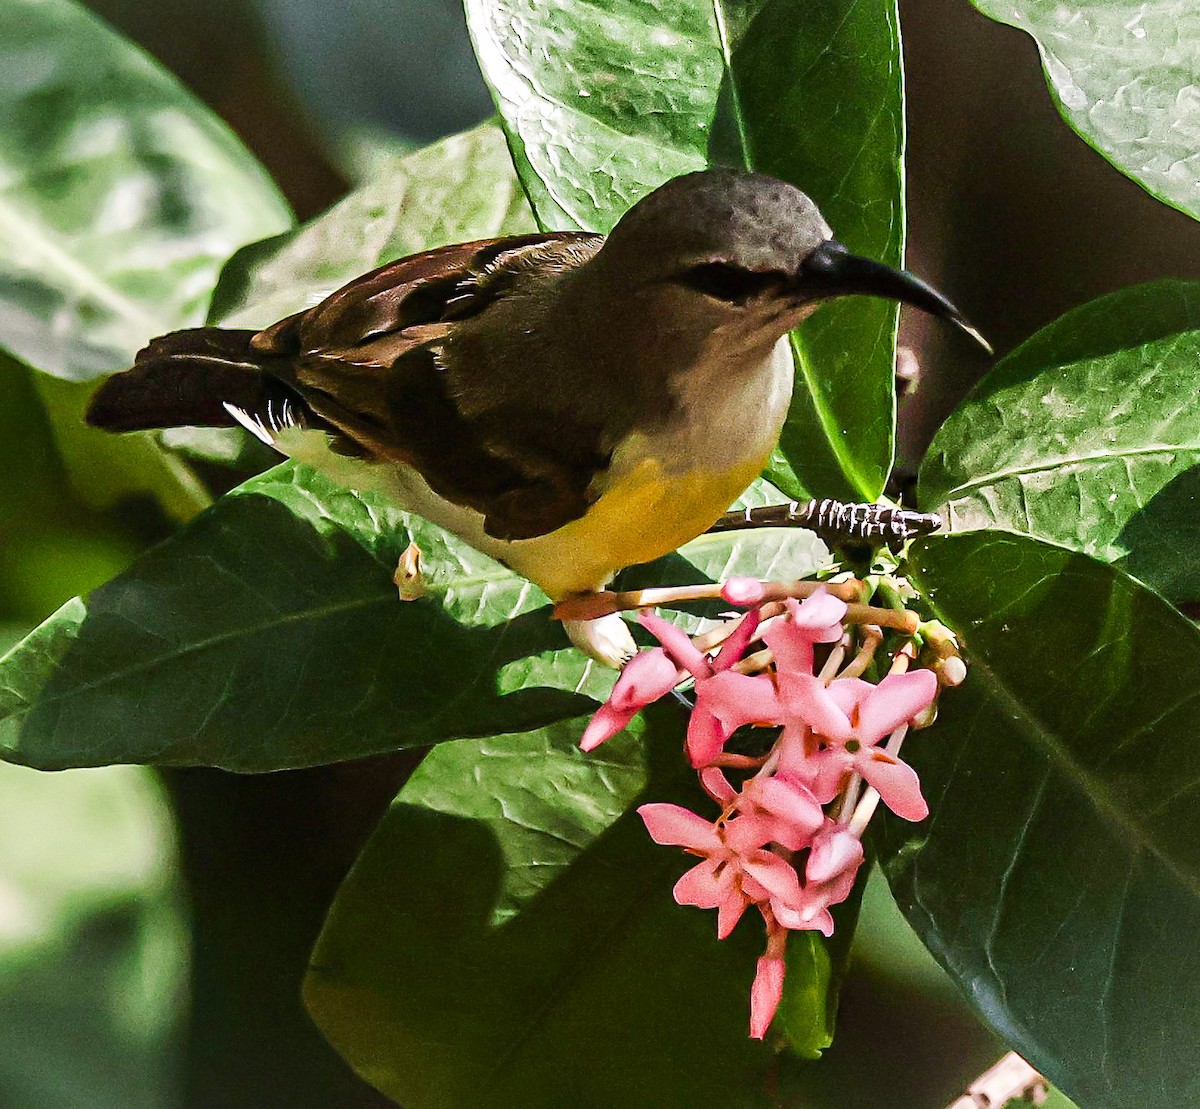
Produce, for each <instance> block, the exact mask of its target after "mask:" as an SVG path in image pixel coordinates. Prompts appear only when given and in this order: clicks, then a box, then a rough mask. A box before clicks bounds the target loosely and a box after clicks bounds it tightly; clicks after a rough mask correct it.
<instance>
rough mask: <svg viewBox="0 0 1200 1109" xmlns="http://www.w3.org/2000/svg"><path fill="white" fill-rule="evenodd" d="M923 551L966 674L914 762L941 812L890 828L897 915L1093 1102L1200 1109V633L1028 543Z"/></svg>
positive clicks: (1013, 1033) (968, 537) (1139, 593)
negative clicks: (1199, 1017)
mask: <svg viewBox="0 0 1200 1109" xmlns="http://www.w3.org/2000/svg"><path fill="white" fill-rule="evenodd" d="M910 557H911V569H912V575H913V580H914V581H915V583H916V584H917V586H918V587H919V588H920V589H921V591H922V592H923V593H924V594H925V596H926V597H927V598H928V600H929V602H930V604H931V605H932V608H933V610H934V612H935V614H936V615H937V616H938V618H939V619H941V620H943V621H944V622H945V623H946V624H948V625H949V626H950V627H952V628H954V629H955V630H956V631H957V632H958V634H959V635H960V636H961V637H962V640H963V644H964V646H965V648H966V650H967V652H968V656H969V671H968V675H967V680H966V682H965V683H964V684H963V685H962V686H961V687H959V688H957V689H953V690H946V691H945V692H944V694H943V696H942V698H941V706H940V715H939V719H938V722H937V724H936V725H935V726H934V727H933V728H932V729H930V730H929V731H928V732H923V733H920V734H919V735H918V736H916V737H915V741H914V742H913V744H912V748H911V750H908V752H907V754H906V756H905V757H906V758H909V759H911V761H912V763H913V765H914V766H915V767H916V768H917V770H918V772H919V773H920V775H921V780H922V783H923V785H924V789H925V794H926V796H927V797H928V798H929V801H930V806H931V810H932V812H931V816H930V818H929V820H928V821H926V822H924V823H923V824H920V825H917V826H915V827H914V826H911V825H904V826H901V822H900V821H897V820H893V819H888V820H886V821H885V822H884V823H883V825H882V829H881V833H880V835H879V837H878V839H879V846H880V848H881V856H882V858H883V861H884V867H885V870H886V873H887V876H888V880H889V881H890V883H891V885H892V889H893V891H894V892H895V894H896V897H897V900H898V902H899V903H900V906H901V908H902V909H903V910H904V912H905V915H906V916H907V917H908V919H909V921H910V922H911V923H912V925H913V927H914V928H915V929H916V930H917V932H918V933H919V934H920V936H921V938H922V939H923V940H924V942H925V944H926V945H927V946H928V947H929V949H930V950H931V951H932V952H933V954H934V955H935V956H936V957H937V959H938V961H939V962H940V963H942V965H943V966H945V967H946V969H947V970H948V971H949V972H950V973H951V975H953V977H954V978H955V979H956V980H957V981H958V984H959V986H960V987H961V989H962V990H963V991H964V993H966V994H967V995H968V997H969V998H970V999H971V1000H972V1001H973V1003H974V1004H975V1005H976V1006H977V1007H978V1009H979V1011H980V1013H981V1015H982V1016H983V1017H984V1019H985V1020H987V1021H988V1023H989V1024H991V1025H992V1027H993V1028H995V1029H996V1030H997V1032H999V1033H1000V1035H1001V1036H1003V1037H1004V1039H1005V1040H1006V1041H1007V1042H1008V1043H1009V1044H1010V1046H1012V1047H1013V1048H1014V1049H1015V1050H1017V1051H1019V1052H1020V1053H1021V1054H1022V1055H1024V1056H1025V1057H1026V1058H1027V1059H1029V1061H1030V1062H1031V1063H1032V1064H1033V1065H1034V1066H1036V1067H1037V1068H1038V1069H1039V1070H1041V1071H1042V1072H1043V1073H1044V1074H1046V1075H1047V1077H1048V1078H1050V1079H1051V1080H1052V1081H1053V1082H1054V1083H1055V1084H1056V1085H1058V1086H1061V1087H1062V1089H1063V1090H1065V1091H1066V1092H1067V1093H1068V1094H1069V1095H1070V1096H1071V1097H1073V1098H1075V1100H1077V1101H1078V1102H1079V1103H1080V1104H1081V1105H1086V1106H1088V1109H1134V1107H1136V1109H1178V1107H1179V1106H1182V1105H1192V1104H1196V1103H1198V1102H1200V1074H1198V1073H1197V1070H1196V1066H1195V1060H1196V1056H1197V1052H1200V1030H1198V1026H1197V1024H1196V1022H1195V1020H1193V1019H1192V1017H1193V1015H1194V1014H1195V1012H1196V1011H1197V1008H1198V1007H1200V953H1198V952H1197V948H1196V945H1195V944H1194V943H1192V942H1190V939H1189V937H1192V936H1195V935H1196V934H1197V933H1198V931H1200V839H1197V837H1196V835H1195V829H1196V827H1197V826H1198V823H1200V794H1198V793H1197V791H1196V789H1195V785H1196V782H1197V780H1198V779H1200V747H1198V745H1197V743H1196V736H1197V726H1196V711H1195V705H1196V700H1197V689H1200V632H1198V631H1197V630H1196V629H1195V628H1194V627H1193V626H1192V625H1191V624H1190V623H1189V622H1188V621H1187V620H1185V619H1184V618H1183V617H1182V616H1180V615H1179V613H1178V612H1176V611H1175V610H1174V609H1172V608H1171V607H1170V606H1169V605H1168V604H1166V603H1165V602H1164V601H1162V600H1161V599H1160V598H1158V597H1157V596H1156V595H1155V594H1153V593H1151V592H1150V591H1149V590H1148V589H1146V588H1145V587H1143V586H1142V585H1140V584H1138V583H1137V582H1136V581H1134V580H1133V579H1132V578H1129V577H1127V576H1126V575H1124V574H1122V573H1121V572H1119V571H1117V570H1114V569H1113V568H1111V567H1109V566H1106V565H1104V564H1103V563H1099V562H1096V561H1094V560H1092V559H1090V558H1088V557H1086V556H1085V555H1081V554H1077V553H1075V552H1072V551H1068V550H1065V549H1063V548H1061V547H1054V546H1050V545H1048V544H1045V543H1041V542H1039V541H1037V540H1034V539H1030V538H1028V537H1025V536H1018V535H1011V534H1005V533H1002V532H975V533H968V534H964V535H957V536H947V537H941V538H930V539H927V540H922V541H920V542H919V543H917V544H915V545H914V547H913V549H912V552H911V556H910Z"/></svg>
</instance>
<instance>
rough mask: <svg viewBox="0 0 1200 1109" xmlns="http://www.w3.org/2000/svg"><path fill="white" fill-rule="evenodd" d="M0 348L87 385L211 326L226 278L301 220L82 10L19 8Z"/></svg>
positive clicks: (210, 125)
mask: <svg viewBox="0 0 1200 1109" xmlns="http://www.w3.org/2000/svg"><path fill="white" fill-rule="evenodd" d="M0 176H2V178H3V186H0V345H3V346H6V347H8V348H9V349H10V350H11V351H13V352H14V353H15V354H17V355H18V356H19V357H21V358H23V359H24V360H25V361H26V362H28V363H29V364H30V365H31V366H34V367H36V368H37V369H39V370H42V371H44V372H46V373H52V374H54V375H56V376H58V377H65V378H69V379H71V380H74V381H84V380H87V379H89V378H93V377H96V376H97V375H99V374H104V373H109V372H111V371H113V370H118V369H122V368H123V367H124V366H125V365H126V364H127V362H128V360H129V359H130V357H131V356H132V355H133V353H134V352H135V351H136V350H137V349H138V348H139V347H141V346H142V345H143V344H145V342H146V341H147V340H148V339H149V338H151V337H152V336H154V335H157V334H160V333H162V332H164V331H170V330H171V329H172V328H176V327H183V326H186V325H187V324H189V323H198V322H200V321H201V320H202V319H203V317H204V310H205V307H206V305H207V303H208V297H209V293H210V291H211V288H212V285H213V282H214V280H215V278H216V274H217V270H218V268H219V266H220V265H221V263H222V262H223V261H224V259H225V258H227V257H228V256H229V255H230V254H231V253H232V252H233V251H234V250H235V249H236V248H237V247H239V246H241V245H242V244H243V243H245V242H247V241H249V240H251V239H256V238H261V237H262V236H263V235H267V234H271V233H273V232H275V231H280V230H282V229H283V228H284V227H286V226H287V224H288V222H289V215H288V212H287V208H286V206H285V205H284V203H283V201H282V200H281V199H280V197H279V194H278V193H277V192H276V190H275V188H274V186H273V185H272V184H271V182H270V181H269V179H268V178H267V177H266V175H265V174H264V172H263V170H262V168H261V167H260V166H259V165H258V163H257V162H255V161H254V159H253V158H251V157H250V155H249V154H248V153H247V152H246V150H245V149H244V148H243V147H242V145H241V144H240V143H239V142H238V141H237V139H235V138H234V136H233V135H232V133H231V132H230V131H229V130H228V129H227V128H226V127H225V126H224V125H223V124H222V123H221V122H220V121H219V120H218V119H216V117H215V116H213V115H212V113H211V112H209V111H208V110H207V109H206V108H204V107H203V106H202V105H201V104H200V103H199V102H198V101H196V100H195V99H194V98H193V97H192V96H191V95H190V94H189V93H187V92H186V91H185V90H184V89H183V88H182V87H181V86H180V85H179V84H178V82H177V81H176V80H175V79H174V78H173V77H172V76H171V75H170V74H168V73H167V72H166V71H165V70H164V69H162V68H161V67H160V66H158V65H157V64H156V63H155V62H154V61H152V60H151V59H150V58H148V57H146V56H145V55H144V54H143V53H142V52H141V51H140V50H138V49H137V48H136V47H134V46H133V45H132V44H130V43H129V42H127V41H126V40H124V39H123V38H121V37H120V36H119V35H117V34H115V33H114V32H113V31H112V30H110V29H109V28H108V27H107V26H106V25H105V24H103V23H101V22H100V21H99V20H98V19H96V18H95V17H94V16H92V15H91V14H90V13H88V12H87V11H86V10H85V9H83V8H82V7H80V6H79V5H77V4H74V3H71V2H70V0H6V2H5V18H4V21H3V24H2V30H0Z"/></svg>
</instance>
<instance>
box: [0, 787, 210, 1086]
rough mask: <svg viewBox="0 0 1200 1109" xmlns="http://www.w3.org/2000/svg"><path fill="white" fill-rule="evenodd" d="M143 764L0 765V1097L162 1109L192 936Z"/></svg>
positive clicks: (158, 804) (164, 813)
mask: <svg viewBox="0 0 1200 1109" xmlns="http://www.w3.org/2000/svg"><path fill="white" fill-rule="evenodd" d="M174 864H175V844H174V836H173V830H172V823H171V816H170V813H169V811H168V810H167V807H166V804H165V801H164V798H163V796H162V791H161V789H160V787H159V785H158V783H157V782H156V781H154V779H153V776H152V775H151V773H150V772H149V771H147V770H144V769H142V768H138V767H127V766H122V767H108V768H105V769H103V770H86V771H72V772H71V773H68V774H55V775H50V774H39V773H36V772H35V771H32V770H27V769H25V768H22V767H16V766H0V888H2V889H3V914H2V916H0V1102H2V1103H3V1104H4V1106H5V1109H76V1107H77V1106H82V1105H86V1106H88V1107H89V1109H170V1107H173V1106H176V1105H178V1104H180V1100H181V1097H180V1095H181V1091H180V1089H179V1085H180V1081H179V1079H180V1076H179V1070H178V1062H179V1060H178V1056H177V1052H178V1049H179V1047H180V1042H179V1033H180V1032H181V1030H182V1016H183V1006H184V1001H185V989H186V977H187V958H188V940H187V933H186V930H185V928H184V923H183V917H182V912H181V902H180V891H179V889H178V887H177V885H176V881H175V877H174V873H173V870H172V867H173V866H174Z"/></svg>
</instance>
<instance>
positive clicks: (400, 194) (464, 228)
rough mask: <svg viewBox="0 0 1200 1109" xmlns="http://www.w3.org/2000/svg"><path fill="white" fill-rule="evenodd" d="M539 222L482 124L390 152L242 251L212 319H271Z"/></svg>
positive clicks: (496, 133)
mask: <svg viewBox="0 0 1200 1109" xmlns="http://www.w3.org/2000/svg"><path fill="white" fill-rule="evenodd" d="M532 230H536V227H535V224H534V222H533V217H532V215H530V212H529V205H528V203H527V202H526V200H525V197H524V194H523V193H522V192H521V187H520V185H519V184H518V183H517V179H516V177H515V175H514V174H513V169H512V160H511V159H510V158H509V156H508V149H507V147H506V146H505V145H504V135H503V133H502V132H501V131H500V128H499V127H498V126H496V124H494V123H485V124H482V125H481V126H479V127H476V128H475V129H474V130H471V131H465V132H463V133H462V134H461V135H452V136H451V137H450V138H448V139H444V140H443V141H442V142H439V143H435V144H434V145H433V146H428V147H425V148H424V149H423V150H418V151H416V152H415V153H413V154H406V155H404V156H403V157H398V158H389V159H387V160H386V161H385V163H384V164H383V165H382V166H381V167H380V168H379V169H377V170H376V172H375V173H374V175H373V176H372V177H371V178H370V180H368V181H365V182H364V183H363V184H362V185H360V186H359V187H358V188H357V189H355V190H354V191H353V192H352V193H351V194H350V195H349V196H347V197H346V198H345V200H342V201H341V202H339V203H338V204H335V205H334V206H333V207H332V208H330V209H329V211H328V212H325V213H324V214H323V215H320V216H318V217H317V218H316V219H313V220H310V221H309V222H308V223H306V224H304V225H303V226H302V227H297V228H295V229H294V230H292V231H288V232H286V233H285V234H283V235H278V236H276V237H275V238H273V239H267V240H266V241H264V242H261V243H254V244H253V245H251V246H248V247H245V248H243V249H242V250H239V251H238V252H237V254H235V255H234V256H233V258H232V259H231V260H230V262H229V264H228V265H227V266H226V267H225V269H224V270H223V271H222V273H221V280H220V283H219V284H218V286H217V291H216V292H215V293H214V294H213V303H212V311H211V313H210V316H211V320H212V322H214V323H221V324H223V325H226V326H233V327H266V326H267V325H268V324H271V323H274V322H275V321H276V320H277V319H281V318H282V317H284V316H289V315H291V314H292V313H293V312H299V311H300V310H301V309H304V308H308V307H311V306H312V305H314V304H316V303H318V302H319V301H321V300H323V299H324V298H325V297H326V296H327V295H328V294H329V293H331V292H333V291H334V290H335V289H338V288H340V287H341V286H342V285H344V284H345V283H346V282H347V281H350V280H351V279H352V278H355V277H358V276H359V275H360V274H362V273H366V272H367V271H368V270H373V269H374V268H375V267H376V266H379V265H382V264H383V263H385V262H391V261H393V260H395V259H396V258H403V257H405V256H406V255H409V254H416V253H418V252H419V251H422V250H430V249H432V248H433V247H436V246H444V245H446V244H448V243H456V242H462V241H464V240H471V239H482V238H487V237H489V236H492V235H516V234H520V233H522V232H526V231H532Z"/></svg>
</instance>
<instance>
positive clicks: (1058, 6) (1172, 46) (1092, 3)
mask: <svg viewBox="0 0 1200 1109" xmlns="http://www.w3.org/2000/svg"><path fill="white" fill-rule="evenodd" d="M972 2H973V3H974V4H975V6H976V7H977V8H978V9H979V10H980V11H981V12H983V13H984V15H987V16H990V17H991V18H992V19H995V20H997V21H999V22H1000V23H1007V24H1008V25H1009V26H1011V27H1018V28H1020V29H1021V30H1022V31H1026V32H1028V33H1029V34H1030V35H1031V36H1032V37H1033V39H1034V41H1035V42H1036V43H1037V46H1038V50H1039V52H1040V53H1041V56H1042V65H1043V67H1044V69H1045V71H1046V80H1047V81H1048V83H1049V86H1050V93H1051V95H1052V96H1053V98H1054V102H1055V104H1056V105H1057V107H1058V110H1059V112H1060V113H1061V114H1062V117H1063V119H1065V120H1066V122H1067V123H1068V124H1069V125H1070V126H1071V128H1072V129H1074V130H1075V131H1076V132H1077V133H1078V134H1079V136H1080V137H1081V138H1082V139H1083V140H1084V141H1085V142H1086V143H1088V145H1089V146H1092V147H1094V148H1095V149H1096V150H1098V151H1099V152H1100V153H1101V154H1103V155H1104V157H1105V158H1107V159H1108V160H1109V161H1110V162H1111V163H1112V164H1113V165H1114V166H1116V168H1117V169H1119V170H1120V171H1121V172H1122V173H1124V174H1126V175H1127V176H1129V177H1132V178H1133V179H1134V180H1135V181H1136V182H1137V183H1138V184H1139V185H1141V186H1142V187H1143V188H1144V189H1145V190H1146V191H1147V192H1149V193H1150V194H1151V195H1153V196H1156V197H1158V199H1159V200H1162V201H1163V202H1165V203H1167V204H1170V205H1171V206H1172V207H1175V208H1178V209H1180V211H1183V212H1187V213H1188V214H1189V215H1192V216H1195V217H1196V218H1197V219H1200V153H1198V151H1200V94H1198V93H1197V91H1196V75H1197V74H1200V11H1198V10H1197V8H1196V5H1195V3H1193V0H1146V2H1139V3H1133V2H1132V0H1067V2H1065V3H1064V2H1059V0H1055V2H1054V3H1051V2H1050V0H972Z"/></svg>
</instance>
